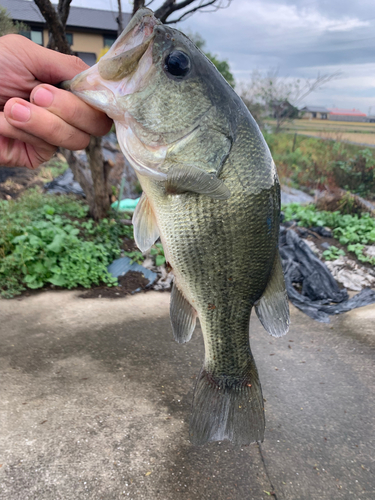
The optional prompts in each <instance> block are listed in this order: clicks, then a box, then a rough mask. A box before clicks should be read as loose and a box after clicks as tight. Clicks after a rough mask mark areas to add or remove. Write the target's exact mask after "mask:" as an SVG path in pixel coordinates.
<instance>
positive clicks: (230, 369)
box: [71, 9, 289, 444]
mask: <svg viewBox="0 0 375 500" xmlns="http://www.w3.org/2000/svg"><path fill="white" fill-rule="evenodd" d="M142 30H144V35H143V38H142ZM121 51H123V54H122V53H121ZM137 55H139V58H140V59H139V62H138V66H136V65H135V63H136V60H135V59H136V57H137ZM170 60H173V64H172V65H171V66H169V61H170ZM126 61H131V65H132V66H128V67H126V66H121V65H124V64H125V65H126ZM180 63H181V65H180ZM129 64H130V63H129ZM119 65H120V66H119ZM100 72H102V73H101V74H100ZM111 75H113V81H111ZM118 75H125V76H124V78H123V80H122V81H121V82H120V83H121V84H120V85H119V81H118V79H119V76H118ZM95 82H96V84H95ZM96 87H97V88H98V89H100V92H98V91H96ZM71 89H72V91H73V92H74V93H76V94H77V95H78V96H80V97H81V98H83V99H84V100H86V102H88V103H89V104H91V105H93V106H95V107H98V108H99V109H102V110H103V111H106V112H107V113H108V114H109V116H112V117H113V118H114V120H115V124H116V130H117V134H118V138H119V144H120V146H121V149H122V151H123V153H124V154H125V156H126V157H127V158H128V160H129V162H130V163H131V165H132V166H133V167H134V169H135V170H136V173H137V176H138V178H139V181H140V184H141V186H142V189H143V194H142V199H141V201H140V202H139V204H138V206H137V208H136V211H135V213H134V217H133V224H134V236H135V240H136V242H137V244H138V245H139V247H140V248H141V250H142V251H144V250H147V249H148V248H149V247H150V246H151V245H152V244H153V243H154V242H155V241H156V239H157V238H158V236H159V235H160V238H161V241H162V244H163V247H164V252H165V256H166V259H167V261H168V262H169V264H170V265H171V266H172V269H173V272H174V275H175V280H174V285H173V289H172V293H171V307H170V313H171V324H172V331H173V335H174V338H175V339H176V341H177V342H179V343H183V342H187V341H188V340H190V338H191V336H192V334H193V331H194V328H195V323H196V318H197V317H198V318H199V320H200V324H201V329H202V333H203V338H204V345H205V355H204V362H203V366H202V369H201V372H200V374H199V375H198V377H197V382H196V387H195V392H194V399H193V406H192V416H191V421H190V439H191V441H192V443H194V444H204V443H205V442H207V441H215V440H223V439H229V440H231V441H232V442H233V443H235V444H249V443H251V442H253V441H261V440H263V437H264V426H265V422H264V408H263V405H264V404H263V396H262V390H261V386H260V381H259V376H258V371H257V368H256V365H255V361H254V358H253V356H252V353H251V349H250V339H249V328H250V327H249V323H250V315H251V311H252V309H255V311H256V313H257V315H258V317H259V319H260V321H261V323H262V325H263V326H264V328H265V329H266V330H267V332H269V333H270V334H271V335H274V336H280V335H283V334H285V333H286V331H287V330H288V325H289V310H288V302H287V296H286V292H285V283H284V278H283V274H282V269H281V263H280V258H279V254H278V248H277V247H278V231H279V213H280V189H279V183H278V178H277V173H276V169H275V165H274V162H273V160H272V157H271V154H270V151H269V149H268V147H267V145H266V143H265V141H264V139H263V136H262V134H261V133H260V131H259V128H258V126H257V125H256V123H255V121H254V120H253V118H252V116H251V115H250V113H249V112H248V110H247V109H246V107H245V105H244V104H243V102H242V101H241V100H240V99H239V97H238V96H237V95H236V94H235V92H234V91H233V89H232V88H231V87H230V86H229V85H228V84H227V83H226V82H225V80H224V79H223V78H222V76H221V75H220V74H219V73H218V71H217V70H216V68H215V67H214V66H213V64H212V63H211V62H210V61H209V60H208V59H207V58H206V57H205V56H204V54H202V53H201V52H200V51H199V49H197V48H196V47H195V46H194V44H193V43H192V42H191V41H190V40H189V39H188V38H187V37H186V36H185V35H183V34H182V33H180V32H178V31H177V30H175V29H173V28H170V27H166V26H163V25H161V23H160V22H159V21H157V20H156V19H155V17H154V16H153V14H152V12H151V11H150V10H148V9H143V10H139V11H138V12H137V13H136V14H135V17H134V18H133V19H132V21H131V23H130V25H129V27H128V28H126V29H125V31H124V33H123V34H122V35H121V37H120V38H119V41H118V42H115V44H114V46H113V47H112V48H111V49H110V50H109V52H108V53H107V54H106V55H105V56H104V57H103V58H102V59H101V61H100V65H99V66H94V67H92V68H90V69H88V70H86V71H85V72H83V73H82V74H80V75H78V76H77V77H75V79H74V80H73V82H72V83H71ZM90 89H91V90H94V92H90ZM106 89H107V90H106ZM95 91H96V92H95ZM106 92H107V94H106ZM98 96H100V99H98ZM106 96H107V97H106ZM106 99H107V102H106Z"/></svg>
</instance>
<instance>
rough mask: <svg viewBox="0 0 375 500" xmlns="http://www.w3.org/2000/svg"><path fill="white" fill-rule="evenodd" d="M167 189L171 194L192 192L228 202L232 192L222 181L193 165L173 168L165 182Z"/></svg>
mask: <svg viewBox="0 0 375 500" xmlns="http://www.w3.org/2000/svg"><path fill="white" fill-rule="evenodd" d="M165 189H166V191H167V193H171V194H179V193H184V192H186V191H190V192H192V193H198V194H203V195H206V196H209V197H210V198H214V199H217V200H226V199H228V198H229V197H230V191H229V189H228V188H227V186H226V185H225V184H224V182H223V181H222V180H221V179H219V178H218V177H217V176H216V175H215V174H213V173H212V174H209V173H207V172H205V171H204V170H201V169H200V168H197V167H195V166H193V165H176V166H173V167H171V168H170V169H169V171H168V174H167V180H166V181H165Z"/></svg>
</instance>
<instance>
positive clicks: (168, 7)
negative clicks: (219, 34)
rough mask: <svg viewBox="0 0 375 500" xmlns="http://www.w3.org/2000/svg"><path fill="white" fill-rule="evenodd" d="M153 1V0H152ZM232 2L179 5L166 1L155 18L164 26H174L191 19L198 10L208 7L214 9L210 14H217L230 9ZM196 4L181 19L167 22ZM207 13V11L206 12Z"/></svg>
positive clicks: (188, 0)
mask: <svg viewBox="0 0 375 500" xmlns="http://www.w3.org/2000/svg"><path fill="white" fill-rule="evenodd" d="M151 1H153V0H151ZM231 2H232V0H183V1H181V2H179V3H176V0H165V2H164V3H163V5H162V6H161V7H159V9H157V10H156V11H155V16H156V17H157V18H158V19H160V21H161V22H162V23H164V24H173V23H177V22H179V21H182V20H184V19H186V18H187V17H190V16H191V15H192V14H193V13H194V12H197V11H198V10H202V9H204V8H206V7H210V6H212V7H214V8H213V9H212V11H210V12H215V11H217V10H218V9H225V8H227V7H229V5H230V4H231ZM192 4H195V5H194V7H193V8H192V9H190V10H188V11H187V12H184V13H183V14H182V15H181V16H180V17H179V18H177V19H173V20H171V21H167V18H168V17H169V16H170V15H171V14H173V13H174V12H176V11H178V10H182V9H185V8H186V7H188V6H189V5H192ZM205 12H207V11H205Z"/></svg>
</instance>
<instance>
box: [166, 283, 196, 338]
mask: <svg viewBox="0 0 375 500" xmlns="http://www.w3.org/2000/svg"><path fill="white" fill-rule="evenodd" d="M170 315H171V323H172V331H173V337H174V339H175V341H176V342H178V343H179V344H184V343H185V342H189V340H190V339H191V336H192V335H193V331H194V329H195V323H196V319H197V313H196V311H195V309H194V308H193V307H192V306H191V305H190V304H189V302H188V301H187V300H186V299H185V297H184V296H183V294H182V293H181V292H180V290H179V289H178V288H177V285H176V283H173V288H172V294H171V305H170Z"/></svg>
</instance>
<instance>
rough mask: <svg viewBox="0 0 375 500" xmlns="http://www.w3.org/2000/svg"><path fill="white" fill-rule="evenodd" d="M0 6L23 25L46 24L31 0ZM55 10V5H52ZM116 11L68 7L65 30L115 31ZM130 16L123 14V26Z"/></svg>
mask: <svg viewBox="0 0 375 500" xmlns="http://www.w3.org/2000/svg"><path fill="white" fill-rule="evenodd" d="M1 6H2V7H5V8H6V9H7V11H8V12H9V14H10V16H11V17H12V19H14V20H15V21H23V22H24V23H26V24H27V23H41V24H46V22H45V19H44V17H43V16H42V14H41V13H40V10H39V9H38V7H37V6H36V4H35V3H34V2H33V1H32V0H1ZM54 7H55V8H56V7H57V6H56V4H54ZM117 16H118V12H117V11H110V10H99V9H87V8H84V7H70V11H69V17H68V21H67V23H66V26H67V28H68V27H69V28H73V27H75V28H91V29H100V30H101V31H117V28H118V25H117V22H116V17H117ZM130 18H131V14H128V13H123V14H122V19H123V26H126V25H127V24H128V22H129V20H130Z"/></svg>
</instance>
